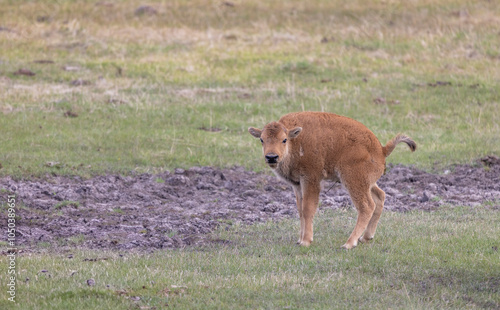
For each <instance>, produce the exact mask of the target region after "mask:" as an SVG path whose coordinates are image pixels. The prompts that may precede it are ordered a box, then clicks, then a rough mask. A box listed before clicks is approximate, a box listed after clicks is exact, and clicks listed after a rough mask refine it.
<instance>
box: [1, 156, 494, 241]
mask: <svg viewBox="0 0 500 310" xmlns="http://www.w3.org/2000/svg"><path fill="white" fill-rule="evenodd" d="M490 162H491V163H492V164H491V165H488V167H480V166H477V167H473V166H455V167H453V168H450V170H448V171H445V173H444V174H432V173H428V172H425V171H422V170H419V169H416V168H412V167H405V166H400V165H397V166H389V167H388V169H387V173H386V174H385V175H384V176H382V178H381V179H380V181H379V182H378V184H379V186H380V188H382V189H383V190H384V191H385V192H386V194H387V195H386V202H385V210H386V211H397V212H405V211H410V210H415V209H419V210H434V209H436V208H439V206H441V205H452V206H470V207H479V206H482V205H486V206H487V207H489V208H493V209H496V210H500V165H497V164H496V162H495V163H493V162H492V161H491V160H490V161H488V163H490ZM9 194H15V195H16V199H17V208H16V214H17V216H18V219H17V223H16V229H17V236H16V244H17V245H18V246H20V245H22V246H23V247H27V248H34V247H35V246H36V245H37V244H39V243H41V242H45V243H49V244H52V245H77V246H84V247H88V248H111V249H129V248H143V249H144V248H177V247H184V246H188V245H201V244H204V243H207V242H217V241H212V240H211V237H210V235H209V233H210V232H212V231H213V230H214V229H216V228H217V227H220V226H223V227H227V226H229V225H232V224H234V223H236V222H241V223H244V224H252V223H255V222H264V221H268V220H279V219H282V218H285V217H297V210H296V207H295V197H294V194H293V191H292V189H291V188H290V186H288V185H287V184H285V183H282V182H281V181H278V180H277V178H276V177H275V176H272V175H267V174H258V173H255V172H251V171H246V170H244V169H243V168H240V167H235V168H231V169H218V168H212V167H193V168H190V169H188V170H183V169H176V170H175V171H174V172H172V173H170V172H165V173H162V174H157V175H151V174H143V175H137V176H121V175H104V176H98V177H94V178H91V179H87V180H84V179H82V178H79V177H61V176H59V177H49V178H47V179H43V180H14V179H12V178H10V177H4V178H0V201H1V203H2V204H5V203H6V202H7V195H9ZM320 200H321V209H324V208H328V209H338V208H341V207H346V206H349V205H351V201H350V198H349V196H348V194H347V192H346V191H345V190H344V189H343V188H342V187H341V186H340V185H339V184H335V183H330V182H325V184H324V189H323V191H322V193H321V196H320ZM0 222H1V223H7V212H2V213H1V214H0ZM0 240H2V241H6V235H5V234H2V236H0Z"/></svg>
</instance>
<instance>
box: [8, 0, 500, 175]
mask: <svg viewBox="0 0 500 310" xmlns="http://www.w3.org/2000/svg"><path fill="white" fill-rule="evenodd" d="M148 3H149V4H150V5H151V6H152V7H153V8H154V9H155V10H156V14H147V13H144V14H138V15H136V14H135V10H136V9H137V8H138V7H139V6H140V5H141V4H143V3H142V2H139V1H116V2H104V1H85V2H82V1H44V2H43V3H42V2H31V1H23V2H19V1H3V4H2V5H1V6H0V20H1V23H2V24H1V25H0V26H1V27H2V28H1V29H2V30H1V31H0V50H2V53H1V54H0V111H1V112H2V113H0V118H1V122H0V131H1V132H2V135H1V138H0V139H1V140H0V143H1V145H2V152H1V153H0V163H1V164H2V166H3V168H2V169H1V170H0V174H2V175H17V176H29V175H43V174H45V173H58V174H78V175H84V176H85V175H92V174H100V173H102V172H103V171H114V172H121V173H129V172H130V171H139V172H145V171H159V170H163V169H172V168H175V167H189V166H192V165H216V166H232V165H244V166H245V167H246V168H249V169H254V170H262V169H264V166H263V164H262V161H261V159H260V158H259V156H260V150H259V145H258V143H257V141H255V140H254V139H252V138H251V137H250V135H248V133H247V132H246V129H247V128H248V127H249V126H263V125H264V124H265V123H267V122H269V121H271V120H276V119H277V118H279V116H281V115H282V114H285V113H287V112H292V111H301V110H319V111H329V112H334V113H337V114H342V115H346V116H349V117H353V118H355V119H357V120H360V121H361V122H363V123H365V124H366V125H367V126H368V127H369V128H370V129H372V131H374V132H375V134H376V135H377V136H378V137H379V139H380V140H381V141H382V142H383V143H385V142H386V141H387V140H388V139H390V138H392V137H393V136H394V135H395V134H396V133H398V132H405V133H406V134H408V135H410V136H411V137H412V138H414V139H415V140H416V141H417V143H418V145H419V152H417V153H415V154H409V153H408V152H406V150H404V151H403V150H398V151H397V152H396V153H394V154H393V155H392V156H391V157H390V158H389V161H391V162H402V163H405V164H414V165H418V166H420V167H422V168H431V167H434V166H436V165H437V166H446V165H449V164H453V163H471V162H473V161H474V160H475V159H476V158H478V157H480V156H483V155H485V154H492V153H493V154H499V153H500V143H499V136H500V127H499V122H497V121H496V120H498V119H499V117H500V115H499V113H500V112H499V111H500V109H499V108H498V101H499V90H500V86H499V85H500V83H499V80H500V70H499V69H498V68H499V61H500V52H499V50H498V48H497V47H498V46H500V36H499V35H498V33H499V32H500V18H499V17H498V16H500V8H499V7H498V6H497V5H495V4H494V3H493V2H489V1H437V0H436V1H412V2H406V1H370V2H369V3H366V1H348V2H346V1H307V2H303V1H272V2H269V1H267V2H264V1H235V2H230V3H232V4H233V6H231V5H227V4H224V2H222V1H201V0H197V1H168V2H148ZM40 61H42V63H40ZM44 61H45V63H43V62H44ZM47 61H49V63H46V62H47ZM50 62H53V63H50ZM20 69H28V70H31V72H33V73H35V75H33V76H27V75H23V74H15V73H16V72H19V70H20ZM20 150H22V151H20Z"/></svg>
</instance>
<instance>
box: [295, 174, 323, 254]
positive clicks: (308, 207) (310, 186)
mask: <svg viewBox="0 0 500 310" xmlns="http://www.w3.org/2000/svg"><path fill="white" fill-rule="evenodd" d="M300 185H301V187H302V218H303V220H304V225H303V227H304V228H303V234H302V236H301V237H302V240H301V242H300V245H302V246H309V245H310V244H311V242H312V241H313V219H314V214H316V209H317V208H318V202H319V192H320V190H321V186H320V182H319V181H317V182H316V181H312V180H302V179H301V180H300Z"/></svg>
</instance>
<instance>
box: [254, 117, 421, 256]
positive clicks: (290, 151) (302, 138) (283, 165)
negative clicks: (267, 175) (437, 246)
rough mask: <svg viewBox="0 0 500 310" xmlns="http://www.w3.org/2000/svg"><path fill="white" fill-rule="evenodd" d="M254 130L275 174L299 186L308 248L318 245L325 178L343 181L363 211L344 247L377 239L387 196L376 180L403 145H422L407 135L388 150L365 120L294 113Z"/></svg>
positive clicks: (303, 237)
mask: <svg viewBox="0 0 500 310" xmlns="http://www.w3.org/2000/svg"><path fill="white" fill-rule="evenodd" d="M248 131H249V132H250V134H251V135H252V136H254V137H256V138H259V139H260V141H261V142H262V147H263V149H264V159H265V161H266V163H267V164H268V165H269V166H270V167H271V168H272V169H273V171H274V173H275V174H276V175H277V176H278V177H279V178H281V179H283V180H285V181H286V182H288V183H290V184H291V185H292V187H293V190H294V192H295V197H296V198H297V209H298V211H299V215H300V238H299V241H298V243H299V244H300V245H304V246H308V245H310V244H311V242H312V241H313V217H314V214H315V213H316V209H317V207H318V201H319V192H320V189H321V187H320V183H321V181H322V180H324V179H330V180H334V181H340V182H341V183H342V184H343V185H344V187H345V188H346V189H347V191H348V192H349V195H350V196H351V200H352V202H353V203H354V206H355V207H356V209H357V211H358V219H357V222H356V227H355V228H354V230H353V232H352V233H351V236H350V237H349V239H347V242H346V243H345V244H344V245H343V247H344V248H346V249H351V248H353V247H355V246H356V245H357V244H358V240H359V241H361V242H366V241H368V240H371V239H373V236H374V235H375V230H376V228H377V223H378V221H379V219H380V215H381V213H382V209H383V208H384V199H385V193H384V191H383V190H381V189H380V188H379V187H378V186H377V183H376V182H377V180H378V179H379V178H380V176H382V174H383V173H384V170H385V158H386V157H387V156H389V154H391V152H392V151H393V150H394V148H395V147H396V145H397V144H398V143H400V142H404V143H406V144H408V146H409V147H410V149H411V151H412V152H413V151H415V149H416V147H417V145H416V144H415V142H414V141H413V140H412V139H410V138H409V137H407V136H405V135H401V134H399V135H397V136H396V137H394V138H393V139H392V140H391V141H389V142H388V143H387V144H386V145H385V146H382V145H381V144H380V142H379V141H378V139H377V137H375V135H374V134H373V133H372V132H371V131H370V130H369V129H368V128H366V127H365V126H364V125H363V124H361V123H360V122H357V121H355V120H353V119H350V118H348V117H344V116H340V115H336V114H332V113H321V112H301V113H290V114H287V115H285V116H283V117H282V118H281V119H280V120H279V121H278V122H271V123H269V124H267V125H266V126H265V127H264V129H262V130H260V129H257V128H253V127H250V128H249V129H248Z"/></svg>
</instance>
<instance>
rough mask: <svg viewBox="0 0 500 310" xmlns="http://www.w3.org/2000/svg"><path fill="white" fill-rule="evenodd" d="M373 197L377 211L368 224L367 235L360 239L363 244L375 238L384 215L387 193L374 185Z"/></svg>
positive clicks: (372, 189)
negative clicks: (379, 222)
mask: <svg viewBox="0 0 500 310" xmlns="http://www.w3.org/2000/svg"><path fill="white" fill-rule="evenodd" d="M371 195H372V198H373V201H374V202H375V211H374V212H373V215H372V218H371V219H370V222H369V223H368V227H367V228H366V231H365V233H364V234H363V236H362V237H361V238H359V241H361V242H363V243H364V242H367V241H369V240H372V239H373V237H374V236H375V231H376V230H377V224H378V221H379V219H380V215H382V210H383V209H384V201H385V193H384V191H383V190H381V189H380V188H379V187H378V186H377V184H373V186H372V188H371Z"/></svg>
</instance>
